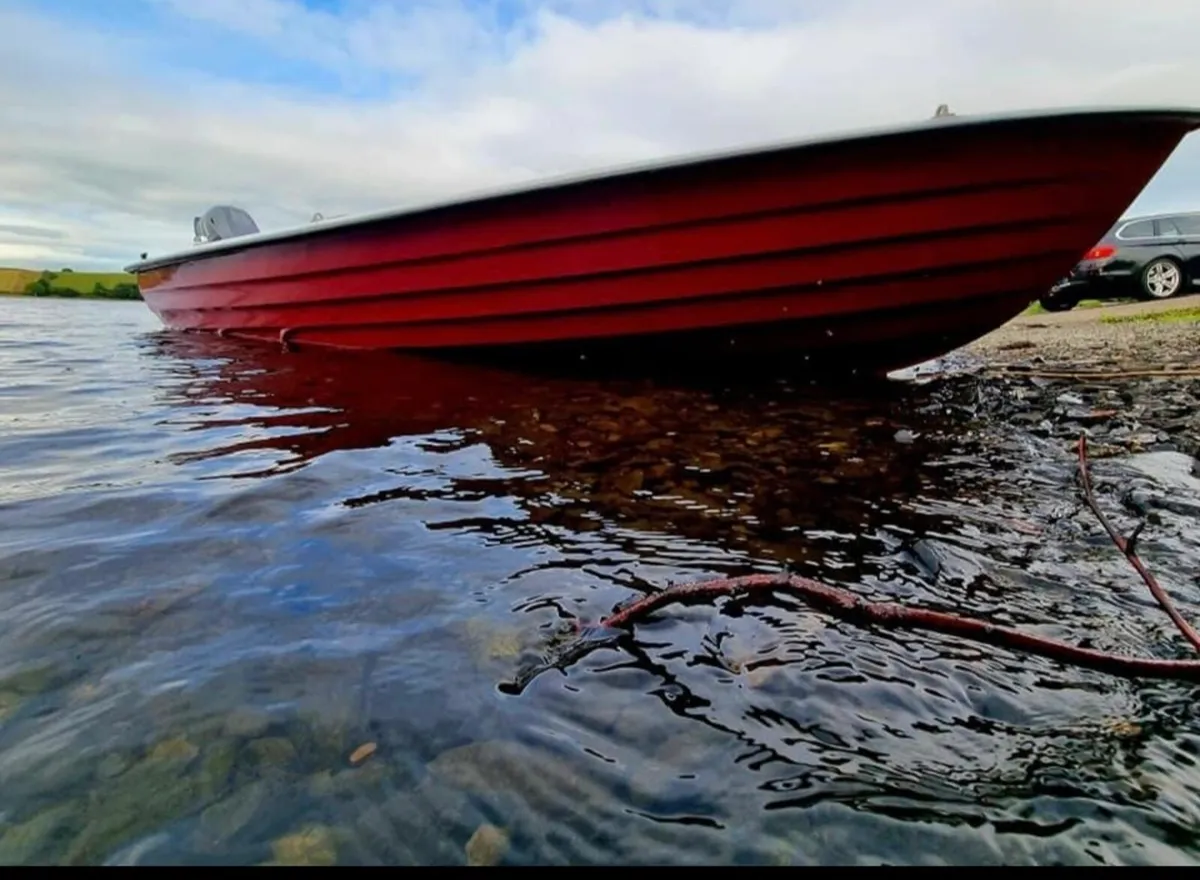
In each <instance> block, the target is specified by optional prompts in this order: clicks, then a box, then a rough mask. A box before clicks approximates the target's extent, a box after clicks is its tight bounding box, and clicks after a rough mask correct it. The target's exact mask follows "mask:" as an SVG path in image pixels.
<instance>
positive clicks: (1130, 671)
mask: <svg viewBox="0 0 1200 880" xmlns="http://www.w3.org/2000/svg"><path fill="white" fill-rule="evenodd" d="M1087 464H1088V462H1087V438H1086V436H1080V438H1079V474H1080V479H1081V482H1082V485H1083V497H1084V501H1085V502H1086V504H1087V506H1088V508H1090V509H1091V511H1092V512H1093V513H1094V514H1095V515H1096V518H1097V519H1098V520H1099V521H1100V524H1101V525H1102V526H1103V527H1104V530H1105V531H1106V532H1107V533H1108V535H1109V537H1110V538H1112V541H1113V543H1114V544H1116V546H1117V548H1118V549H1119V550H1120V551H1121V552H1122V553H1123V554H1124V555H1125V558H1126V559H1128V560H1129V562H1130V563H1131V564H1132V565H1133V567H1134V569H1135V570H1136V571H1137V572H1138V574H1140V575H1141V576H1142V580H1143V581H1145V582H1146V586H1147V587H1149V588H1150V592H1151V594H1152V595H1153V596H1154V598H1155V599H1156V600H1157V601H1158V604H1159V605H1161V606H1162V608H1163V610H1165V611H1166V612H1167V614H1168V615H1169V616H1170V618H1171V620H1172V621H1173V622H1174V623H1175V625H1176V626H1177V627H1179V631H1180V632H1181V633H1183V635H1184V637H1185V638H1186V639H1187V640H1188V641H1189V642H1191V644H1192V646H1193V647H1194V648H1196V650H1197V651H1200V633H1197V632H1196V630H1194V629H1193V628H1192V627H1191V626H1190V625H1189V624H1188V622H1187V621H1185V620H1184V619H1183V618H1182V617H1181V616H1180V614H1179V612H1178V611H1176V610H1175V606H1174V605H1173V604H1172V602H1171V600H1170V598H1169V597H1168V596H1167V594H1166V593H1165V592H1163V590H1162V588H1161V587H1160V586H1159V585H1158V582H1157V581H1156V580H1155V578H1154V575H1152V574H1151V573H1150V572H1149V571H1148V570H1147V569H1146V567H1145V565H1143V564H1142V561H1141V559H1140V558H1139V557H1138V555H1137V539H1138V536H1139V535H1140V534H1141V531H1142V525H1144V524H1141V525H1139V526H1138V527H1137V528H1136V529H1134V530H1133V532H1132V533H1131V534H1130V536H1129V537H1128V538H1123V537H1121V535H1119V534H1118V533H1117V531H1116V529H1114V528H1113V526H1112V523H1110V522H1109V521H1108V518H1107V517H1105V515H1104V513H1103V512H1102V511H1101V510H1100V507H1099V505H1097V503H1096V497H1095V494H1094V493H1093V492H1092V483H1091V477H1090V475H1089V474H1088V467H1087ZM771 591H780V592H786V593H789V594H791V595H794V596H798V597H800V598H801V599H803V600H805V601H806V602H807V603H808V604H810V605H812V606H814V607H815V608H818V609H821V610H824V611H826V612H828V613H830V614H832V615H834V616H836V617H840V618H843V619H845V620H851V621H856V622H859V623H866V624H875V625H878V626H895V627H907V628H909V629H918V630H929V631H933V632H940V633H945V634H947V635H954V636H961V637H964V638H968V639H973V640H975V641H978V642H987V643H991V644H995V645H1000V646H1003V647H1006V648H1012V649H1015V650H1020V651H1025V652H1027V653H1030V654H1035V655H1038V656H1041V657H1047V658H1049V659H1051V660H1058V661H1061V662H1065V663H1072V664H1074V665H1076V666H1082V667H1084V668H1088V669H1095V670H1098V671H1100V672H1108V673H1112V674H1114V675H1124V676H1129V677H1141V678H1166V679H1177V680H1184V681H1193V682H1200V660H1160V659H1157V658H1148V657H1128V656H1125V655H1121V654H1113V653H1109V652H1107V651H1098V650H1096V649H1094V648H1083V647H1080V646H1078V645H1071V644H1068V643H1066V642H1062V641H1058V640H1057V639H1052V638H1048V637H1046V636H1039V635H1034V634H1032V633H1026V632H1021V631H1020V630H1018V629H1013V628H1012V627H1007V626H1000V625H998V624H994V623H989V622H988V621H986V620H979V619H977V618H972V617H962V616H959V615H956V614H948V613H946V612H942V611H932V610H930V609H926V608H914V607H910V606H907V605H900V604H898V603H895V602H868V601H866V600H865V599H863V598H862V597H860V596H858V595H857V594H855V593H852V592H850V591H849V590H846V589H842V588H840V587H831V586H829V585H828V584H822V583H819V582H817V581H814V580H810V579H808V578H804V577H800V576H799V575H793V574H773V575H770V574H751V575H744V576H742V577H729V578H715V579H713V580H708V581H698V582H695V583H687V584H672V585H671V586H669V587H667V588H666V589H664V590H660V591H658V592H657V593H650V594H649V595H646V596H642V597H640V598H638V599H635V600H634V601H632V602H630V603H628V604H626V605H624V606H622V607H621V608H619V609H617V610H616V611H614V612H613V613H612V614H609V615H608V616H607V617H605V618H603V619H602V620H601V621H600V622H599V624H598V625H597V626H593V627H588V626H584V625H582V624H580V623H577V624H576V625H575V627H574V629H575V632H576V634H577V636H576V637H575V638H574V639H571V640H570V641H568V642H567V643H566V644H565V645H562V646H559V647H558V648H557V649H556V650H555V651H554V652H553V655H552V656H551V657H550V658H548V659H546V660H545V662H543V663H540V664H539V665H536V666H534V667H532V668H527V669H525V670H523V671H522V672H520V673H519V674H518V675H517V677H516V679H515V680H514V681H513V682H510V683H508V684H504V685H501V690H503V691H504V692H505V693H510V694H517V693H520V692H521V691H522V690H524V689H525V687H526V686H528V684H529V683H530V682H531V681H532V680H533V679H534V678H536V677H537V676H538V675H540V674H541V673H542V672H544V671H546V670H548V669H552V668H559V669H563V668H566V667H567V666H569V665H571V664H573V663H575V662H577V661H579V660H581V659H582V658H583V657H585V656H587V655H588V654H590V653H591V652H592V651H595V650H597V649H599V648H604V647H609V646H611V645H613V644H615V643H616V642H617V641H618V640H619V639H620V638H621V637H622V636H623V635H624V633H625V632H627V631H628V629H629V627H630V626H632V625H633V624H634V623H637V622H638V621H640V620H643V619H645V618H646V617H648V616H649V615H651V614H652V613H654V612H655V611H658V610H661V609H663V608H666V607H667V606H670V605H676V604H682V603H690V602H696V601H711V600H713V599H716V598H720V597H723V596H727V597H740V596H746V595H750V594H752V593H765V592H771Z"/></svg>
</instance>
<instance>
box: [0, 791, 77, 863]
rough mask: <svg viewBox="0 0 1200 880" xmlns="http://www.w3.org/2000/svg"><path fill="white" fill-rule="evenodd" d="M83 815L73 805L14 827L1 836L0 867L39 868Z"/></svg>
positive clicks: (49, 810)
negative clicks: (36, 865)
mask: <svg viewBox="0 0 1200 880" xmlns="http://www.w3.org/2000/svg"><path fill="white" fill-rule="evenodd" d="M80 812H81V808H80V804H79V803H78V802H75V801H72V802H70V803H66V804H62V805H60V806H57V807H51V808H49V809H47V810H43V811H42V812H40V813H38V814H37V815H36V816H34V817H33V818H31V819H28V820H27V821H25V822H22V823H20V824H18V825H13V826H12V827H10V828H8V829H7V830H5V831H4V832H3V834H0V865H29V864H37V863H38V862H39V861H40V860H41V859H42V858H43V856H44V855H45V854H46V853H48V852H49V851H51V850H53V849H55V848H56V845H57V844H58V843H59V842H60V840H61V838H62V836H63V834H64V833H65V832H69V830H70V827H71V826H72V825H73V824H75V822H76V821H77V819H78V817H79V815H80Z"/></svg>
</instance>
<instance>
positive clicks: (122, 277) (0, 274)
mask: <svg viewBox="0 0 1200 880" xmlns="http://www.w3.org/2000/svg"><path fill="white" fill-rule="evenodd" d="M41 274H42V273H41V272H40V271H39V270H36V269H0V293H24V292H25V286H26V285H27V284H30V283H31V282H34V281H37V279H38V276H39V275H41ZM97 282H99V283H101V284H103V285H105V286H106V287H113V286H115V285H117V284H136V283H137V279H136V278H134V277H133V276H132V275H129V274H127V273H125V272H65V273H62V274H59V275H58V276H57V277H55V279H54V284H55V286H57V287H67V288H70V289H71V290H74V291H77V292H79V293H81V294H89V293H91V292H92V288H94V287H95V286H96V283H97Z"/></svg>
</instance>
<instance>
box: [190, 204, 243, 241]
mask: <svg viewBox="0 0 1200 880" xmlns="http://www.w3.org/2000/svg"><path fill="white" fill-rule="evenodd" d="M192 228H193V229H194V230H195V233H196V237H195V239H194V240H193V243H194V244H201V243H203V242H210V241H223V240H224V239H227V238H237V237H239V236H242V235H253V234H254V233H256V232H258V224H257V223H255V222H254V219H253V218H252V217H251V216H250V215H249V214H247V213H246V212H245V211H243V210H242V209H241V208H235V207H233V206H232V205H216V206H214V207H212V208H209V209H208V210H207V211H205V212H204V214H203V216H200V217H196V218H194V219H193V220H192Z"/></svg>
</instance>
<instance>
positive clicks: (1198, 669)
mask: <svg viewBox="0 0 1200 880" xmlns="http://www.w3.org/2000/svg"><path fill="white" fill-rule="evenodd" d="M772 590H778V591H780V592H785V593H789V594H791V595H794V596H799V597H800V598H802V599H804V600H805V601H806V602H807V603H808V604H809V605H812V606H814V607H816V608H819V609H821V610H823V611H827V612H829V613H831V614H833V615H835V616H837V617H841V618H843V619H845V620H851V621H854V622H858V623H868V624H876V625H878V626H899V627H907V628H909V629H922V630H931V631H934V632H940V633H946V634H948V635H955V636H963V637H966V638H969V639H973V640H975V641H981V642H989V643H991V644H996V645H1002V646H1004V647H1007V648H1014V649H1016V650H1021V651H1027V652H1028V653H1031V654H1038V655H1040V656H1042V657H1048V658H1050V659H1052V660H1061V661H1064V662H1067V663H1074V664H1076V665H1078V666H1084V667H1088V668H1091V669H1097V670H1100V671H1102V672H1112V673H1116V674H1118V675H1130V676H1144V677H1147V678H1181V679H1187V680H1189V681H1200V660H1158V659H1153V658H1143V657H1126V656H1123V655H1120V654H1109V653H1107V652H1105V651H1097V650H1095V649H1092V648H1081V647H1078V646H1076V645H1071V644H1068V643H1067V642H1060V641H1058V640H1056V639H1051V638H1048V637H1045V636H1038V635H1033V634H1031V633H1025V632H1021V631H1020V630H1017V629H1013V628H1011V627H1006V626H999V625H998V624H994V623H989V622H988V621H985V620H979V619H976V618H971V617H960V616H959V615H956V614H948V613H946V612H942V611H932V610H929V609H926V608H913V607H910V606H907V605H900V604H897V603H895V602H868V601H866V600H865V599H863V598H861V597H860V596H858V595H856V594H855V593H852V592H850V591H849V590H844V589H841V588H840V587H831V586H829V585H828V584H822V583H818V582H817V581H813V580H809V579H808V578H803V577H799V576H798V575H793V574H777V575H771V574H752V575H746V576H743V577H732V578H718V579H715V580H710V581H700V582H697V583H692V584H679V585H676V586H671V587H667V588H666V589H665V590H661V591H659V592H657V593H651V594H650V595H648V596H646V597H645V598H643V599H639V600H637V601H636V602H633V603H631V604H629V605H627V606H625V607H624V608H622V609H621V610H619V611H617V612H615V613H614V614H611V615H609V616H608V617H606V618H605V619H604V620H603V621H602V622H601V626H603V627H606V628H610V629H616V628H621V627H627V626H629V625H630V624H631V623H633V622H635V621H637V620H640V619H642V618H644V617H646V616H647V615H648V614H650V613H651V612H653V611H656V610H658V609H660V608H664V607H666V606H668V605H672V604H675V603H679V602H690V601H695V600H697V599H701V598H707V599H714V598H717V597H720V596H743V595H746V594H748V593H752V592H760V591H772Z"/></svg>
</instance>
